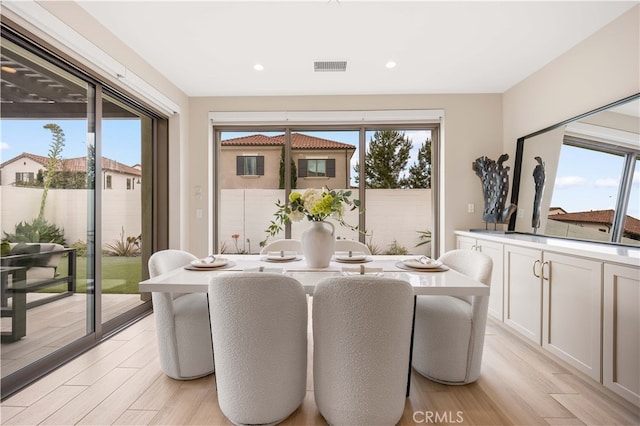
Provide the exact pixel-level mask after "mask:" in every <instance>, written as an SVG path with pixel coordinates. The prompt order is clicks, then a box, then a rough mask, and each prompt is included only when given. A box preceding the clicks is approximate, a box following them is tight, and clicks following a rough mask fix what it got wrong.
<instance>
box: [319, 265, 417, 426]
mask: <svg viewBox="0 0 640 426" xmlns="http://www.w3.org/2000/svg"><path fill="white" fill-rule="evenodd" d="M413 303H414V296H413V289H412V287H411V285H410V284H409V283H408V282H405V281H401V280H397V279H391V278H384V277H375V276H367V275H357V276H337V277H329V278H325V279H324V280H322V281H321V282H320V283H318V284H317V286H316V288H315V291H314V293H313V308H312V311H313V313H312V314H313V321H312V322H313V384H314V394H315V400H316V405H317V406H318V409H319V411H320V414H322V416H323V417H324V418H325V420H326V421H327V422H328V423H329V424H331V425H394V424H396V423H397V422H398V421H399V420H400V418H401V417H402V413H403V410H404V405H405V400H406V390H407V380H408V374H407V373H408V369H409V354H410V345H411V321H412V317H413Z"/></svg>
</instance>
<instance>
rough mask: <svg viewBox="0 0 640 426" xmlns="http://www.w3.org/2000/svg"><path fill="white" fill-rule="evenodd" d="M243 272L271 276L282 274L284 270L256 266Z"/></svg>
mask: <svg viewBox="0 0 640 426" xmlns="http://www.w3.org/2000/svg"><path fill="white" fill-rule="evenodd" d="M244 272H271V273H273V274H283V273H284V269H282V268H267V267H265V266H258V267H256V268H246V269H244Z"/></svg>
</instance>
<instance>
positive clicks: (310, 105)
mask: <svg viewBox="0 0 640 426" xmlns="http://www.w3.org/2000/svg"><path fill="white" fill-rule="evenodd" d="M386 109H393V110H396V109H397V110H400V109H443V110H444V111H445V124H444V129H443V130H444V134H445V136H444V142H443V151H444V158H445V161H444V164H443V166H442V169H441V172H442V174H443V179H442V182H441V183H442V194H443V205H444V208H445V210H446V212H447V213H446V215H443V217H442V218H441V219H442V222H443V224H442V229H441V230H440V235H442V237H443V246H442V249H443V250H450V249H452V248H454V247H455V242H454V235H453V231H454V230H456V229H469V228H479V227H483V226H484V224H483V222H482V205H483V196H482V187H481V184H480V180H479V179H478V177H477V176H476V175H475V173H474V172H473V170H472V169H471V164H472V163H473V161H474V160H475V159H476V158H478V157H480V156H483V155H486V156H489V157H491V158H494V159H497V158H498V157H499V156H500V155H501V154H502V153H503V152H502V147H503V143H502V95H500V94H479V95H380V96H271V97H216V98H208V97H207V98H191V99H190V104H189V111H190V116H189V134H190V139H189V143H190V144H189V150H188V153H187V159H186V161H187V163H188V164H189V166H188V168H187V169H186V171H187V186H188V190H187V192H186V199H185V200H184V201H185V203H186V206H187V210H188V213H187V216H188V217H189V218H190V220H189V222H188V229H187V233H188V236H189V241H188V244H187V246H188V247H189V250H191V251H192V252H194V253H196V254H197V255H206V253H207V251H208V240H207V237H206V236H208V235H211V230H210V229H209V223H208V221H207V215H208V214H210V212H209V209H208V205H209V199H208V195H207V194H208V193H209V191H208V189H209V179H210V176H209V175H208V170H209V165H210V163H211V159H212V156H211V153H210V151H209V131H210V129H209V123H208V120H207V118H208V114H209V112H212V111H331V110H386ZM512 162H513V158H511V159H510V160H509V161H508V162H507V163H508V164H513V163H512ZM196 187H200V188H202V189H203V191H202V192H203V196H202V197H201V198H200V197H197V196H196V195H195V188H196ZM469 203H473V204H475V206H476V210H475V212H474V213H467V204H469ZM196 209H201V210H202V211H203V217H202V219H198V218H196V214H195V212H196ZM397 214H398V217H400V214H401V213H397ZM392 219H393V215H391V214H390V215H389V220H392ZM387 223H388V221H387ZM223 232H224V233H225V234H228V232H227V231H226V230H223ZM203 236H204V237H203Z"/></svg>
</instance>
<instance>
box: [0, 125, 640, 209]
mask: <svg viewBox="0 0 640 426" xmlns="http://www.w3.org/2000/svg"><path fill="white" fill-rule="evenodd" d="M50 122H54V123H56V124H58V125H59V126H60V127H61V128H62V129H63V131H64V133H65V146H64V148H63V150H62V157H63V158H74V157H83V156H86V149H87V148H86V142H87V132H86V122H85V121H82V120H0V163H2V162H5V161H7V160H9V159H11V158H14V157H16V156H18V155H20V154H21V153H23V152H28V153H32V154H37V155H42V156H47V153H48V150H49V146H50V143H51V140H52V133H51V131H50V130H48V129H45V128H44V127H43V126H44V125H45V124H47V123H50ZM103 130H104V132H103V141H104V144H103V156H105V157H107V158H110V159H112V160H116V161H118V162H120V163H123V164H126V165H129V166H133V165H135V164H139V163H140V162H141V160H140V132H141V129H140V121H139V120H104V121H103ZM262 133H263V134H265V135H271V136H273V135H277V134H282V132H274V133H269V132H262ZM305 133H308V134H311V135H314V136H317V137H322V138H325V139H330V140H335V141H339V142H344V143H349V144H353V145H354V146H356V147H357V145H358V132H357V131H351V132H348V131H327V132H305ZM247 134H252V133H240V132H233V133H232V132H225V133H224V134H223V138H225V139H226V138H231V137H240V136H245V135H247ZM372 134H373V133H372V132H368V134H367V141H368V140H369V139H370V137H371V135H372ZM405 135H406V136H407V137H408V138H409V139H410V140H411V141H412V142H413V148H412V150H411V157H410V160H409V164H408V165H411V164H413V163H414V162H415V161H416V160H417V152H418V149H419V148H420V146H421V145H422V143H423V142H424V141H425V139H426V138H428V137H430V133H429V131H416V130H407V131H405ZM357 160H358V153H357V152H356V153H355V154H354V156H353V158H352V160H351V162H352V170H353V165H355V163H356V162H357ZM496 160H497V159H496ZM511 166H513V165H511ZM512 170H513V167H512ZM621 170H622V159H621V157H616V156H612V155H604V154H601V153H598V152H596V151H588V150H584V149H578V148H575V147H570V146H564V147H563V149H562V152H561V158H560V164H559V169H558V173H557V177H556V181H555V185H551V183H550V182H547V183H546V188H545V191H553V196H552V201H551V205H552V206H553V207H562V208H563V209H564V210H566V211H567V212H578V211H587V210H605V209H610V208H613V206H614V205H615V203H616V198H617V186H618V183H619V181H620V173H621ZM639 188H640V164H639V162H638V161H636V167H635V173H634V180H633V186H632V196H631V199H630V201H629V206H628V211H627V213H628V214H629V215H630V216H633V217H636V218H640V195H639V194H640V189H639ZM478 190H481V186H480V185H478Z"/></svg>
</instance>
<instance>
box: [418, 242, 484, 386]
mask: <svg viewBox="0 0 640 426" xmlns="http://www.w3.org/2000/svg"><path fill="white" fill-rule="evenodd" d="M439 260H440V261H441V262H442V263H444V264H445V265H447V266H448V267H450V268H451V269H453V270H456V271H458V272H460V273H462V274H465V275H467V276H469V277H471V278H474V279H476V280H478V281H480V282H482V283H483V284H486V285H490V284H491V272H492V269H493V262H492V260H491V258H490V257H489V256H487V255H486V254H484V253H481V252H478V251H474V250H452V251H449V252H447V253H445V254H443V255H442V256H441V257H440V258H439ZM488 309H489V296H466V297H455V296H418V297H417V299H416V313H415V330H414V337H413V356H412V365H413V368H414V369H415V370H416V371H417V372H418V373H420V374H421V375H423V376H425V377H426V378H428V379H431V380H433V381H436V382H439V383H444V384H450V385H463V384H467V383H472V382H474V381H476V380H477V379H478V377H479V376H480V367H481V364H482V350H483V345H484V334H485V328H486V324H487V312H488Z"/></svg>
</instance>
